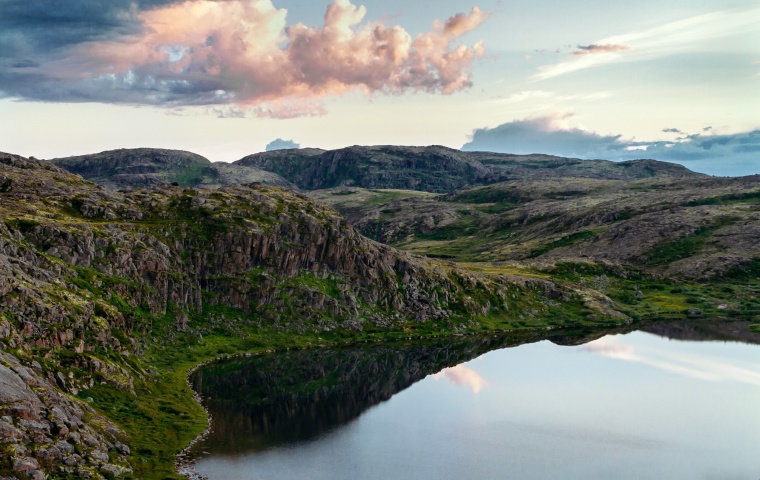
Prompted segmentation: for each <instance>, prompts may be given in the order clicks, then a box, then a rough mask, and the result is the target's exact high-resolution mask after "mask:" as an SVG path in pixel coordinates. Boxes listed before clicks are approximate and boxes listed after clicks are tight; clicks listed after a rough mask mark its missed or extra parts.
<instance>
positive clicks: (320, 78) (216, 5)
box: [0, 0, 489, 117]
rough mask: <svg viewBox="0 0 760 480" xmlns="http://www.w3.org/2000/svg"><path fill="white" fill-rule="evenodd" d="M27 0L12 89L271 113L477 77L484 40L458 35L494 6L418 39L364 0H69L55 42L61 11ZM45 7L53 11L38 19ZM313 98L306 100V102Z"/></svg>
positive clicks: (456, 84)
mask: <svg viewBox="0 0 760 480" xmlns="http://www.w3.org/2000/svg"><path fill="white" fill-rule="evenodd" d="M27 3H32V4H33V3H35V2H25V3H24V4H22V3H21V2H19V1H13V5H14V9H13V12H11V13H12V14H11V17H12V18H14V19H15V22H11V23H13V25H14V29H13V32H12V33H2V34H0V45H7V46H8V49H7V50H4V51H7V52H10V54H9V55H10V57H9V59H8V60H9V61H6V62H2V61H0V93H1V94H3V95H5V96H12V97H18V98H23V99H32V100H48V101H51V100H52V101H99V102H113V103H128V104H147V105H172V106H177V105H209V104H235V105H238V106H245V107H252V108H253V110H254V112H253V113H254V114H255V115H260V116H271V117H288V116H302V115H319V114H323V113H324V109H323V107H321V106H320V105H318V104H317V103H314V102H313V101H314V100H321V99H323V98H325V97H327V96H336V95H343V94H346V93H349V92H355V91H360V92H364V93H373V92H382V93H390V94H399V93H403V92H406V91H415V90H417V91H426V92H434V93H444V94H451V93H454V92H457V91H459V90H462V89H464V88H467V87H469V86H471V80H470V72H471V66H472V63H473V61H474V60H475V59H476V58H479V57H481V56H483V55H484V48H483V45H482V43H481V42H477V43H475V44H474V45H472V46H466V45H462V44H457V39H458V38H459V37H461V36H462V35H464V34H465V33H467V32H470V31H472V30H474V29H475V28H477V27H478V26H479V25H481V24H482V23H483V22H484V21H485V20H486V19H487V18H488V17H489V14H487V13H485V12H483V11H482V10H480V9H479V8H478V7H474V8H472V10H471V11H470V12H469V13H467V14H463V13H459V14H456V15H454V16H452V17H450V18H449V19H448V20H446V21H444V22H435V23H434V24H433V26H432V28H431V30H430V31H429V32H426V33H421V34H419V35H417V36H416V37H414V38H412V36H411V35H410V34H409V33H408V32H407V31H406V30H404V29H403V28H401V27H398V26H386V25H385V24H383V23H380V22H365V21H364V18H365V16H366V9H365V7H363V6H360V7H357V6H355V5H353V4H352V3H351V2H350V1H348V0H334V1H333V3H331V4H330V5H329V6H328V7H327V11H326V13H325V16H324V24H323V25H322V26H320V27H309V26H306V25H304V24H303V23H296V24H292V25H289V24H288V22H287V10H285V9H278V8H276V7H275V6H274V5H273V4H272V2H271V0H228V1H213V0H187V1H183V2H174V3H169V2H150V3H148V2H142V3H135V4H132V3H127V2H125V1H117V2H115V4H114V5H111V4H110V3H108V2H107V5H106V6H105V7H104V8H103V11H101V12H98V11H97V8H95V7H94V6H93V5H94V4H95V3H98V5H100V3H99V2H82V1H78V2H76V5H81V6H84V7H83V10H82V11H79V10H76V8H73V9H72V8H70V9H69V10H66V12H67V15H69V16H70V17H72V20H71V23H72V26H70V27H69V28H58V29H57V31H58V33H61V32H62V33H63V41H62V42H60V43H59V44H57V45H58V46H57V47H56V48H53V46H54V45H56V44H55V40H54V38H53V37H52V36H49V35H45V34H39V33H36V32H37V29H38V28H40V26H41V25H40V24H42V25H43V26H44V25H45V24H47V23H50V24H55V23H58V22H59V21H60V19H57V18H55V15H52V16H51V15H48V16H45V14H44V12H41V11H40V12H38V11H37V10H38V9H37V7H26V8H25V7H24V6H23V5H26V4H27ZM148 6H150V7H152V8H145V7H148ZM85 7H86V8H85ZM53 10H55V9H53ZM58 10H61V9H60V8H59V9H58ZM5 13H6V12H4V16H5ZM61 15H63V14H61ZM37 16H41V18H43V19H44V20H43V21H40V22H38V23H35V20H34V19H35V18H36V17H37ZM4 21H6V23H8V22H7V19H6V20H4ZM98 22H100V23H98ZM0 25H1V23H0ZM87 27H91V31H88V30H87ZM54 30H55V29H54ZM48 50H50V53H45V52H47V51H48ZM13 65H17V67H13ZM19 65H21V66H23V68H21V67H18V66H19ZM35 65H36V66H35ZM304 101H305V102H306V103H307V104H308V105H307V108H302V107H299V106H298V104H302V103H303V102H304ZM310 102H311V103H310Z"/></svg>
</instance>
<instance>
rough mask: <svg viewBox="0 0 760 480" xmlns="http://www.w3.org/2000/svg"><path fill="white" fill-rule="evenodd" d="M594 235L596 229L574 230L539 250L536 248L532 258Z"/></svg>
mask: <svg viewBox="0 0 760 480" xmlns="http://www.w3.org/2000/svg"><path fill="white" fill-rule="evenodd" d="M594 235H596V232H595V231H594V230H584V231H580V232H573V233H571V234H570V235H565V236H563V237H562V238H559V239H557V240H554V241H553V242H551V243H548V244H546V245H544V246H543V247H540V248H539V249H537V250H534V251H533V253H532V254H531V255H530V257H531V258H535V257H540V256H541V255H543V254H545V253H548V252H550V251H552V250H554V249H555V248H560V247H568V246H570V245H573V244H575V243H578V242H580V241H581V240H586V239H589V238H592V237H593V236H594Z"/></svg>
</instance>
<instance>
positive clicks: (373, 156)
mask: <svg viewBox="0 0 760 480" xmlns="http://www.w3.org/2000/svg"><path fill="white" fill-rule="evenodd" d="M234 165H243V166H252V167H256V168H260V169H263V170H268V171H271V172H274V173H277V174H278V175H280V176H282V177H283V178H286V179H287V180H288V181H290V182H292V183H293V184H295V185H297V186H298V187H299V188H301V189H304V190H319V189H327V188H334V187H338V186H356V187H362V188H372V189H403V190H417V191H425V192H433V193H450V192H453V191H454V190H457V189H461V188H464V187H467V186H477V185H488V184H492V183H497V182H501V181H508V180H534V179H548V178H563V177H577V178H602V179H614V180H634V179H644V178H652V177H696V176H701V174H698V173H695V172H692V171H690V170H688V169H686V168H685V167H683V166H681V165H676V164H672V163H666V162H658V161H656V160H634V161H629V162H610V161H607V160H580V159H572V158H562V157H553V156H549V155H510V154H500V153H489V152H462V151H460V150H454V149H451V148H447V147H441V146H431V147H405V146H387V145H386V146H373V147H362V146H354V147H347V148H342V149H339V150H330V151H322V150H317V149H304V150H278V151H273V152H265V153H257V154H254V155H249V156H247V157H245V158H243V159H241V160H238V161H237V162H235V163H234Z"/></svg>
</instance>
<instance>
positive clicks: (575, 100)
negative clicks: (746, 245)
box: [0, 0, 760, 175]
mask: <svg viewBox="0 0 760 480" xmlns="http://www.w3.org/2000/svg"><path fill="white" fill-rule="evenodd" d="M757 112H760V5H759V4H758V3H757V2H756V1H754V0H752V1H748V0H723V1H720V2H716V1H700V0H689V1H669V2H661V1H652V0H641V1H638V2H627V1H626V2H623V1H607V2H597V1H586V0H578V1H575V2H560V1H556V0H534V1H531V2H510V1H507V0H504V1H501V0H484V1H476V2H462V1H451V0H443V1H437V2H425V1H411V0H407V1H403V2H401V1H395V0H393V1H389V0H384V1H379V0H370V1H365V2H354V3H351V2H349V1H348V0H335V1H334V2H330V1H312V2H303V1H295V0H272V1H271V2H270V1H269V0H245V1H242V0H220V1H215V0H195V1H187V2H177V1H173V0H140V1H137V0H112V1H109V2H105V1H103V2H98V1H93V0H71V1H69V2H65V3H62V2H56V1H53V0H39V1H35V2H28V1H25V0H0V150H3V151H9V152H13V153H19V154H22V155H34V156H36V157H38V158H52V157H57V156H65V155H73V154H83V153H92V152H96V151H102V150H107V149H113V148H129V147H162V148H178V149H184V150H190V151H194V152H197V153H200V154H202V155H205V156H207V157H208V158H209V159H211V160H223V161H233V160H236V159H238V158H241V157H243V156H245V155H247V154H250V153H253V152H257V151H263V150H264V149H265V148H267V145H269V144H270V143H271V142H273V141H274V140H275V139H278V138H282V139H288V140H292V141H294V142H295V143H297V144H300V145H301V146H309V147H321V148H339V147H343V146H347V145H354V144H363V145H367V144H405V145H432V144H440V145H446V146H450V147H454V148H461V147H463V146H465V148H467V149H485V150H498V151H504V152H513V153H528V152H541V153H552V154H557V155H568V156H576V157H580V158H609V159H613V160H619V159H627V158H638V157H645V158H657V159H662V160H667V161H676V162H679V163H682V164H684V165H686V166H687V167H690V168H692V169H695V170H698V171H704V172H707V173H711V174H714V175H744V174H753V173H760V139H759V137H760V135H758V130H759V129H760V114H758V113H757Z"/></svg>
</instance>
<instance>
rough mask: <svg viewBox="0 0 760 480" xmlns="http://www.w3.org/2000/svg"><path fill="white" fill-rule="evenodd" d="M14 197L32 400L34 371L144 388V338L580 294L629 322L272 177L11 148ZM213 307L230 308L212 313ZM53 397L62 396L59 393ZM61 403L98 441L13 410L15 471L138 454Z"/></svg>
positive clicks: (0, 200) (565, 291) (17, 288)
mask: <svg viewBox="0 0 760 480" xmlns="http://www.w3.org/2000/svg"><path fill="white" fill-rule="evenodd" d="M0 209H1V211H2V219H3V222H1V223H0V342H2V344H0V347H2V348H3V350H6V356H5V357H3V358H4V359H3V362H2V365H3V366H4V368H6V369H10V370H12V371H13V372H15V373H13V374H11V373H9V372H8V371H6V370H3V375H4V376H3V379H4V380H3V381H5V384H6V385H8V386H9V388H8V389H7V390H4V391H5V392H9V393H8V394H9V395H18V397H13V398H18V401H20V402H22V403H26V404H28V405H32V406H33V408H32V409H34V408H37V407H36V406H34V405H37V402H35V400H34V399H33V396H31V395H29V392H28V391H27V390H25V387H24V386H23V385H22V382H25V384H26V385H29V383H28V382H27V378H25V377H24V376H23V375H25V373H23V372H27V373H29V378H31V380H29V381H31V382H38V383H39V384H40V385H42V387H40V388H43V389H47V390H50V391H56V389H57V390H58V391H64V392H68V393H70V394H73V395H78V396H79V397H82V396H86V393H84V392H86V391H87V390H88V389H89V388H92V386H93V384H99V383H105V384H108V385H115V386H117V387H118V388H120V389H122V390H124V391H126V392H129V391H134V387H135V384H136V382H138V381H141V382H142V381H149V379H150V377H151V373H150V372H148V371H147V369H146V366H145V364H144V363H143V362H142V361H141V360H140V356H141V354H142V352H144V351H145V350H146V349H149V348H150V347H151V345H153V344H155V343H156V342H164V343H165V342H169V343H170V342H172V339H173V337H174V336H175V335H177V334H180V333H183V334H185V335H196V336H197V337H198V338H201V337H202V336H203V335H204V334H207V333H209V332H210V331H218V330H219V329H220V328H222V329H223V331H224V334H225V335H235V334H238V333H239V332H240V329H241V328H242V327H243V326H245V327H246V328H248V329H263V330H266V331H282V332H288V333H292V334H293V335H297V334H298V333H299V332H306V331H310V332H328V331H334V330H344V331H349V332H350V331H353V332H356V331H361V330H363V329H371V330H374V331H378V330H397V331H405V330H407V329H410V328H411V329H414V328H417V326H419V325H426V324H431V325H434V327H431V328H433V329H435V330H439V331H449V332H451V331H456V330H458V329H460V328H463V327H465V326H473V325H476V322H477V320H476V319H477V318H478V316H482V315H492V314H498V315H502V316H507V317H514V318H518V317H519V318H521V319H528V320H530V318H534V319H540V318H541V317H542V315H546V314H547V313H548V312H549V311H550V310H552V309H553V310H552V311H555V312H557V311H561V309H562V308H563V307H562V306H563V305H565V304H567V305H568V306H573V307H576V306H578V305H586V308H587V309H588V312H589V314H591V315H596V318H597V319H598V320H599V321H608V320H609V319H610V318H612V319H614V320H615V321H625V317H624V316H623V315H621V314H619V313H617V312H615V311H614V309H613V308H612V306H613V305H612V302H610V301H609V300H608V299H605V298H603V296H600V295H593V294H589V293H588V292H585V291H581V290H578V291H576V290H573V289H571V288H568V287H562V286H559V285H556V284H554V283H552V282H550V281H547V280H542V279H536V278H521V277H510V276H505V275H491V276H486V275H475V274H472V273H470V272H468V271H466V270H463V269H461V268H459V267H457V266H455V265H453V264H449V263H445V262H434V261H431V260H428V259H426V258H424V257H419V256H415V255H411V254H408V253H404V252H401V251H398V250H395V249H393V248H391V247H388V246H385V245H382V244H378V243H376V242H374V241H372V240H369V239H367V238H365V237H362V236H361V235H360V234H359V233H357V231H355V230H354V229H353V228H352V227H351V226H350V225H349V224H348V223H347V222H346V221H345V220H343V219H342V218H341V217H340V216H339V215H338V214H337V213H335V212H334V211H333V210H331V209H330V208H328V207H325V206H321V205H318V204H315V203H312V202H310V201H309V200H308V199H307V198H305V197H303V196H300V195H298V194H296V193H293V192H291V191H286V190H281V189H278V188H275V187H267V186H265V185H262V184H253V185H247V186H234V187H225V188H221V189H218V190H193V189H187V188H182V187H172V186H166V185H164V186H158V187H154V188H152V189H146V190H134V191H130V192H126V193H125V192H113V191H108V190H105V189H103V188H102V187H99V186H96V185H94V184H91V183H88V182H86V181H84V180H82V179H81V177H78V176H74V175H71V174H69V173H67V172H65V171H63V170H61V169H59V168H58V167H55V166H53V165H51V164H50V163H49V162H39V161H34V160H28V159H24V158H21V157H18V156H14V155H8V154H0ZM215 309H216V310H215ZM209 310H213V311H216V312H219V311H221V312H222V313H221V314H217V316H209V317H203V316H202V315H201V314H202V313H203V312H206V311H209ZM230 311H231V312H232V313H229V312H230ZM220 317H222V318H220ZM199 319H200V320H199ZM536 321H538V322H539V323H541V321H540V320H536ZM220 325H221V327H220ZM43 360H44V361H43ZM35 362H37V364H35ZM21 367H27V368H31V369H32V370H31V371H29V370H19V369H20V368H21ZM14 368H15V370H14ZM19 372H22V373H19ZM14 375H15V376H14ZM16 377H19V378H21V380H22V382H19V380H18V378H16ZM14 392H15V393H14ZM51 395H52V396H51V398H53V397H54V396H55V395H53V394H51ZM9 401H15V400H13V399H11V400H9ZM46 401H47V400H45V399H43V400H40V402H42V404H43V405H47V406H46V407H44V408H47V409H48V411H52V409H53V406H51V405H54V404H55V403H56V402H58V400H56V401H55V402H53V403H50V402H47V403H46ZM61 402H63V403H62V404H63V405H65V406H66V408H69V409H70V410H71V411H69V413H67V415H68V418H80V417H81V418H82V422H83V424H84V425H83V426H79V427H77V428H79V429H80V431H81V430H82V429H84V430H86V431H87V432H91V433H88V434H89V435H91V436H93V437H94V438H96V440H97V442H90V443H92V445H89V443H87V441H86V440H84V439H83V438H84V436H82V437H81V438H71V437H66V436H65V435H64V436H63V437H61V434H60V432H61V431H63V430H62V429H61V427H60V426H58V424H57V423H55V421H54V419H53V420H50V418H52V417H50V415H48V417H50V418H48V417H46V418H48V420H49V421H52V422H53V424H55V425H56V426H53V424H50V423H48V426H47V427H45V426H40V429H41V430H40V431H42V432H43V433H44V432H48V431H49V435H48V434H47V433H45V435H48V436H47V437H45V441H44V442H39V443H36V442H35V445H34V446H33V447H29V446H25V445H28V442H27V440H28V438H30V437H29V435H30V434H29V433H28V432H29V431H30V430H29V428H32V427H28V428H26V427H24V424H22V423H21V420H23V418H21V417H19V416H14V414H13V412H11V415H10V416H8V418H5V417H3V422H4V424H3V426H0V427H1V428H5V429H10V430H9V431H14V432H15V430H13V429H16V430H19V431H20V432H21V433H20V434H18V435H16V434H15V433H14V434H13V435H11V437H10V438H12V439H13V440H12V441H10V442H9V443H7V444H6V445H5V447H3V448H5V449H6V450H7V449H10V450H13V452H15V453H13V454H12V455H10V456H8V457H5V459H4V460H2V462H4V463H3V464H2V465H0V473H2V472H3V471H6V470H7V471H16V472H21V471H25V470H29V471H32V470H36V469H37V468H36V467H39V469H41V470H40V471H48V472H50V471H71V472H75V473H76V472H80V471H84V470H82V469H85V468H88V469H90V470H93V469H94V470H98V469H100V470H101V471H110V470H113V468H117V469H118V468H121V467H118V466H119V465H122V466H124V461H123V458H122V457H123V455H124V454H125V453H124V452H126V451H127V450H125V449H122V450H119V448H121V447H118V444H117V443H116V442H117V439H118V436H119V434H118V432H117V431H116V430H112V431H110V433H109V427H108V423H107V422H100V421H98V420H97V417H96V416H94V415H93V416H88V414H87V413H86V412H87V410H86V409H85V408H84V407H83V406H82V405H80V404H79V403H77V402H76V401H73V400H72V401H71V402H70V403H66V402H64V401H63V400H61ZM0 405H5V403H4V402H0ZM41 408H43V407H40V408H39V409H38V410H39V411H43V410H40V409H41ZM76 408H80V409H82V412H85V413H84V415H79V414H78V411H77V410H76ZM78 415H79V416H78ZM8 419H10V420H8ZM69 423H72V422H69ZM63 424H64V425H66V421H65V420H64V421H63ZM104 425H105V427H104ZM24 428H26V430H24ZM35 428H36V427H35ZM66 428H68V429H69V431H71V426H70V425H66ZM97 432H100V433H97ZM56 435H58V437H55V436H56ZM66 435H68V434H66ZM97 435H100V436H99V437H98V436H97ZM109 435H110V436H109ZM56 438H58V439H61V438H62V439H63V440H64V441H66V442H67V443H69V444H71V445H73V447H74V448H75V449H76V448H79V449H80V450H81V452H79V451H77V455H79V457H80V458H81V459H84V460H82V462H84V463H83V464H80V462H79V460H76V459H74V460H66V459H68V458H69V457H70V456H68V457H67V456H64V454H63V453H62V454H61V455H62V456H61V457H60V458H59V457H58V456H53V457H51V458H52V459H51V460H50V461H49V462H47V463H45V462H46V461H47V460H45V459H46V458H48V457H47V456H46V455H48V453H46V452H49V447H50V445H57V443H53V442H54V441H57V440H56ZM40 439H42V437H40ZM82 442H84V443H82ZM97 445H100V447H98V446H97ZM24 448H26V450H24ZM88 448H89V450H88ZM114 449H115V450H114ZM10 450H9V451H10ZM109 452H111V453H109ZM114 452H115V453H114ZM103 455H105V456H103ZM109 455H110V456H109ZM13 458H18V459H21V460H19V462H21V463H18V464H17V463H14V462H15V460H11V459H13ZM28 459H36V461H37V465H36V466H35V463H34V461H33V460H28ZM67 461H70V462H73V463H72V464H71V465H69V464H67V463H66V462H67ZM120 462H121V463H120ZM30 465H31V467H35V468H31V467H30ZM109 465H116V467H113V468H112V467H111V466H109ZM67 468H68V469H69V470H66V469H67ZM109 469H110V470H109ZM80 473H81V472H80Z"/></svg>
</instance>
